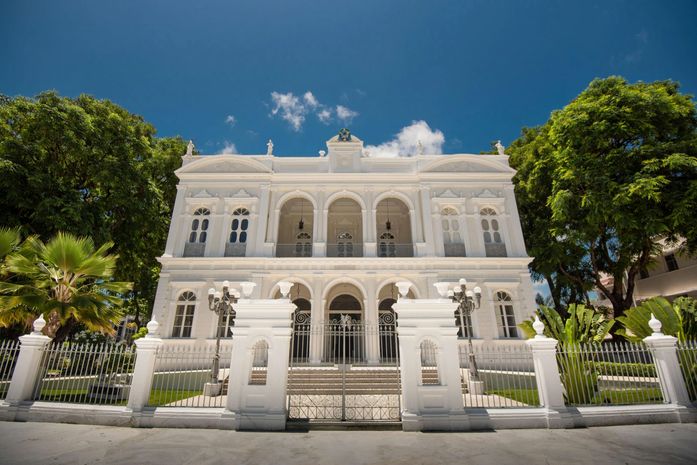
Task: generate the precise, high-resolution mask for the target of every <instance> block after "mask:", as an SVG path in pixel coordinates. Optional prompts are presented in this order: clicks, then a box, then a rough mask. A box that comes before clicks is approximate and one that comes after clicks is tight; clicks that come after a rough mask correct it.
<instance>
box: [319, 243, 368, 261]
mask: <svg viewBox="0 0 697 465" xmlns="http://www.w3.org/2000/svg"><path fill="white" fill-rule="evenodd" d="M362 256H363V243H362V242H353V243H350V244H348V243H347V244H327V257H349V258H350V257H362Z"/></svg>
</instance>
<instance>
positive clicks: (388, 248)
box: [377, 242, 414, 257]
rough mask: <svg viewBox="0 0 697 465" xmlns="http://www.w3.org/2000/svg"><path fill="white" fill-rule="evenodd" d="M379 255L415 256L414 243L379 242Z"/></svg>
mask: <svg viewBox="0 0 697 465" xmlns="http://www.w3.org/2000/svg"><path fill="white" fill-rule="evenodd" d="M377 248H378V249H377V256H378V257H413V256H414V244H389V243H380V242H378V244H377Z"/></svg>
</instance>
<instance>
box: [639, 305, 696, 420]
mask: <svg viewBox="0 0 697 465" xmlns="http://www.w3.org/2000/svg"><path fill="white" fill-rule="evenodd" d="M649 326H651V329H653V334H651V336H649V337H645V338H644V342H645V343H646V345H647V346H648V347H649V349H651V353H652V354H653V360H654V363H655V364H656V371H657V372H658V379H659V381H660V383H661V391H662V392H663V399H664V400H665V401H666V402H667V403H670V404H673V405H674V406H675V407H676V415H677V420H678V421H680V422H685V421H694V419H693V418H691V417H693V416H694V413H691V412H690V411H689V410H692V409H688V407H692V403H691V402H690V396H689V394H688V392H687V386H686V385H685V379H684V378H683V375H682V371H681V369H680V363H679V361H678V355H677V351H676V348H677V342H678V339H677V338H675V337H673V336H666V335H665V334H663V333H662V332H661V322H660V321H658V320H657V319H656V318H655V317H654V316H653V315H651V320H649Z"/></svg>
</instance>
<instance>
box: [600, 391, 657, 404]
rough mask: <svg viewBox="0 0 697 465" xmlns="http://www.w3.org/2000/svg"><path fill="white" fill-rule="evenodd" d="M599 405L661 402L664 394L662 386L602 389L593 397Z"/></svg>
mask: <svg viewBox="0 0 697 465" xmlns="http://www.w3.org/2000/svg"><path fill="white" fill-rule="evenodd" d="M592 403H593V404H597V405H627V404H653V403H656V404H660V403H663V394H662V393H661V390H660V388H642V389H631V390H623V391H602V392H600V393H598V394H596V395H595V397H593V401H592Z"/></svg>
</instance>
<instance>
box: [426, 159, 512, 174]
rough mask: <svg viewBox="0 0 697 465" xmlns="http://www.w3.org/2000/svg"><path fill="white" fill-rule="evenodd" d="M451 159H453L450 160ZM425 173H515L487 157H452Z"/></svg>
mask: <svg viewBox="0 0 697 465" xmlns="http://www.w3.org/2000/svg"><path fill="white" fill-rule="evenodd" d="M449 158H453V159H452V160H450V159H449ZM422 172H423V173H513V172H514V171H513V170H512V169H511V168H510V167H509V166H507V165H506V164H504V163H501V162H499V161H497V160H494V159H487V158H486V155H450V156H447V157H442V159H440V160H437V161H434V162H433V163H431V164H429V165H427V166H425V167H424V168H423V169H422Z"/></svg>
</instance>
